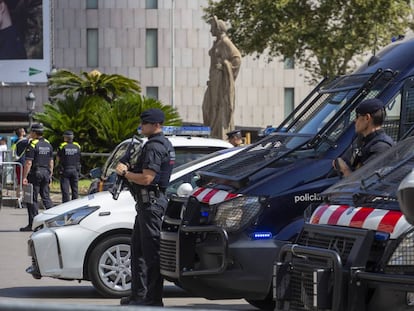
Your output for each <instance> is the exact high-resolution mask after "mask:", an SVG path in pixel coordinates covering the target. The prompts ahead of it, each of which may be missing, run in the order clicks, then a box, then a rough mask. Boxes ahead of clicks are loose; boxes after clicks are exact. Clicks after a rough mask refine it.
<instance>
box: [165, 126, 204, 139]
mask: <svg viewBox="0 0 414 311" xmlns="http://www.w3.org/2000/svg"><path fill="white" fill-rule="evenodd" d="M162 131H163V132H164V134H165V135H169V136H172V135H176V136H202V137H208V136H210V134H211V129H210V127H209V126H163V127H162Z"/></svg>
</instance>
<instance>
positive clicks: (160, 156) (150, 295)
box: [121, 133, 175, 306]
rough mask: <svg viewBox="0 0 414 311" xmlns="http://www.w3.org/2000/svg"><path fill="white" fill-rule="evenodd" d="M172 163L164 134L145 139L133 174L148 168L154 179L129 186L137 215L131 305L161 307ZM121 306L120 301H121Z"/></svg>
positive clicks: (132, 258)
mask: <svg viewBox="0 0 414 311" xmlns="http://www.w3.org/2000/svg"><path fill="white" fill-rule="evenodd" d="M174 161H175V152H174V148H173V146H172V144H171V142H170V141H169V140H168V139H167V138H166V137H165V136H164V134H163V133H158V134H155V135H152V136H150V137H148V141H147V142H146V144H145V145H144V147H143V150H142V153H141V154H140V155H139V158H138V160H137V162H136V163H137V164H136V167H132V168H130V171H132V172H134V173H142V170H143V169H150V170H152V171H154V172H155V173H156V176H155V178H154V180H153V182H152V184H151V185H150V186H141V185H137V184H135V183H130V185H129V188H130V191H131V193H132V195H133V196H134V198H135V201H136V202H137V203H136V210H137V215H136V217H135V224H134V230H133V233H132V241H131V244H132V245H131V273H132V282H131V284H132V285H131V287H132V288H131V290H132V295H131V300H132V301H131V302H137V303H139V304H143V305H156V306H162V305H163V304H162V291H163V278H162V276H161V274H160V254H159V249H160V231H161V224H162V217H163V215H164V213H165V211H166V209H167V204H168V202H167V198H166V196H165V190H166V188H167V186H168V183H169V180H170V176H171V171H172V168H173V165H174ZM121 303H122V301H121Z"/></svg>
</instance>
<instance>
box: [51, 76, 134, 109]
mask: <svg viewBox="0 0 414 311" xmlns="http://www.w3.org/2000/svg"><path fill="white" fill-rule="evenodd" d="M140 92H141V87H140V85H139V82H138V81H137V80H133V79H129V78H127V77H124V76H122V75H117V74H112V75H107V74H104V73H100V72H99V71H98V70H93V71H91V72H82V73H81V74H80V75H76V74H75V73H73V72H71V71H69V70H65V69H61V70H58V71H57V72H56V73H54V74H52V75H51V76H50V78H49V96H50V98H51V100H52V101H53V100H55V99H58V98H65V97H67V96H73V97H88V96H92V95H97V96H99V97H102V98H103V99H105V100H106V101H107V102H112V101H113V100H114V99H116V98H117V97H118V96H120V95H122V94H125V93H132V94H133V93H140Z"/></svg>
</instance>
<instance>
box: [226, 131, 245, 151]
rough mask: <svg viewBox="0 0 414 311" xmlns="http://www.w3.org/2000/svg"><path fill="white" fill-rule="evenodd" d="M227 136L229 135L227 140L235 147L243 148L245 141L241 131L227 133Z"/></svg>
mask: <svg viewBox="0 0 414 311" xmlns="http://www.w3.org/2000/svg"><path fill="white" fill-rule="evenodd" d="M226 135H227V140H228V141H229V143H230V144H232V145H233V146H234V147H238V146H243V139H242V134H241V131H239V130H235V131H231V132H228V133H226Z"/></svg>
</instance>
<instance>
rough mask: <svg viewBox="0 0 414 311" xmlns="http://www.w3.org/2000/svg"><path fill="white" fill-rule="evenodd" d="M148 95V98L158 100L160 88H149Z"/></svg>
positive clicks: (147, 89)
mask: <svg viewBox="0 0 414 311" xmlns="http://www.w3.org/2000/svg"><path fill="white" fill-rule="evenodd" d="M146 93H147V97H148V98H153V99H156V100H158V87H156V86H147V88H146Z"/></svg>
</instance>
